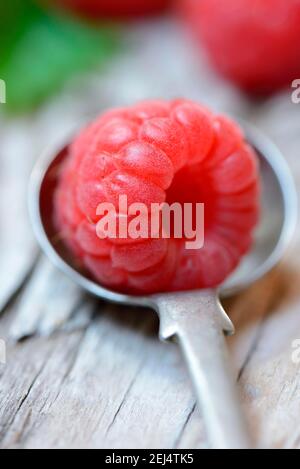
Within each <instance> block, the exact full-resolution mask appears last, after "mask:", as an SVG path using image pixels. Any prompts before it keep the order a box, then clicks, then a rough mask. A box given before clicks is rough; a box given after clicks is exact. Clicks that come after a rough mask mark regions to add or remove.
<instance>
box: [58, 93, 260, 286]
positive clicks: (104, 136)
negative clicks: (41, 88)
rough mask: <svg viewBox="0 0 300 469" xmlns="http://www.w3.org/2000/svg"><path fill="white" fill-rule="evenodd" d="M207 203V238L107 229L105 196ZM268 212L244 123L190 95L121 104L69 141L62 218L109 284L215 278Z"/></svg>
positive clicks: (228, 268)
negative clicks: (117, 234) (191, 245)
mask: <svg viewBox="0 0 300 469" xmlns="http://www.w3.org/2000/svg"><path fill="white" fill-rule="evenodd" d="M119 195H126V196H127V198H128V204H130V203H133V202H142V203H144V204H145V205H146V206H147V207H149V209H150V205H151V203H162V202H164V201H165V202H168V203H169V204H172V203H173V202H179V203H181V204H183V203H185V202H189V203H197V202H201V203H204V206H205V242H204V246H203V247H202V248H201V249H195V250H191V249H186V245H185V241H186V240H185V239H175V237H171V238H170V239H165V238H163V237H162V236H161V237H159V238H158V239H151V238H150V237H149V239H137V240H134V239H129V238H127V239H113V238H111V239H100V238H99V237H98V236H97V232H96V226H97V222H98V221H99V218H100V216H99V215H97V207H98V205H99V204H100V203H102V202H111V203H113V204H117V203H118V202H117V200H118V197H119ZM258 215H259V176H258V165H257V157H256V155H255V153H254V151H253V150H252V149H251V148H250V147H249V145H248V144H247V143H246V141H245V139H244V136H243V133H242V131H241V129H240V128H239V126H238V125H237V124H235V123H234V122H233V121H231V120H230V119H229V118H227V117H225V116H221V115H214V114H213V113H212V112H210V111H209V110H207V109H206V108H204V107H203V106H201V105H199V104H196V103H194V102H192V101H189V100H185V99H181V100H173V101H163V100H160V101H158V100H157V101H146V102H141V103H139V104H136V105H134V106H132V107H128V108H120V109H113V110H110V111H107V112H106V113H104V114H103V115H101V116H100V117H99V118H98V119H97V120H96V121H95V122H93V123H92V124H90V125H89V126H88V127H87V128H85V129H84V130H82V131H81V132H80V134H79V135H78V136H77V137H76V138H75V140H74V141H73V143H72V144H71V145H70V148H69V150H68V155H67V158H66V161H65V162H64V163H63V166H62V168H61V172H60V176H59V182H58V186H57V190H56V193H55V223H56V226H57V229H58V230H59V232H60V233H61V236H62V237H63V239H64V240H65V243H66V245H67V246H68V247H69V249H70V250H71V252H72V254H73V256H74V258H75V259H76V261H77V262H79V263H80V264H81V265H82V266H83V267H84V268H85V269H87V270H88V271H89V272H90V273H91V274H92V276H93V277H94V278H95V279H96V280H97V281H98V282H99V283H100V284H102V285H104V286H108V287H110V288H114V289H116V290H119V291H123V292H124V291H125V292H130V293H135V294H143V293H153V292H158V291H180V290H189V289H196V288H209V287H215V286H217V285H219V284H220V283H222V282H223V281H224V279H226V277H227V276H228V275H229V274H230V273H231V272H232V271H233V270H234V269H235V268H236V266H237V265H238V263H239V261H240V260H241V258H242V256H243V255H244V254H245V253H246V252H247V251H248V250H249V249H250V247H251V244H252V233H253V230H254V228H255V226H256V223H257V220H258Z"/></svg>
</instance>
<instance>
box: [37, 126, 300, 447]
mask: <svg viewBox="0 0 300 469" xmlns="http://www.w3.org/2000/svg"><path fill="white" fill-rule="evenodd" d="M242 126H243V127H244V130H245V132H246V136H247V139H248V141H249V143H250V144H251V145H252V146H253V147H254V148H255V149H256V151H257V153H258V155H259V157H260V168H261V178H262V216H261V221H260V225H259V227H258V230H257V233H256V240H255V243H254V246H253V248H252V251H251V252H250V253H249V255H248V256H246V257H245V259H244V260H243V262H242V264H241V265H240V267H239V268H238V269H237V270H236V271H235V272H234V274H233V275H232V276H231V277H230V278H229V279H228V280H227V281H226V282H225V283H224V284H223V285H222V286H221V287H220V288H218V289H217V290H198V291H190V292H182V293H181V292H179V293H170V294H165V293H162V294H156V295H149V296H143V297H140V296H130V295H124V294H120V293H117V292H114V291H112V290H109V289H107V288H104V287H102V286H101V285H99V284H97V283H96V282H94V281H93V280H92V279H91V278H89V276H88V274H86V273H84V272H81V271H79V270H77V268H76V266H75V265H73V264H72V262H71V259H70V258H69V257H68V255H67V253H66V251H65V250H64V248H63V246H62V244H60V243H55V242H54V241H53V240H54V238H55V229H54V227H53V225H52V218H53V217H52V211H53V191H54V188H55V184H56V178H57V171H56V169H57V168H58V165H60V164H61V162H62V160H63V158H64V157H65V155H66V151H65V150H66V144H65V145H61V146H59V147H58V148H56V149H51V151H50V152H47V154H45V155H44V156H43V157H42V158H41V160H40V161H39V162H38V163H37V165H36V167H35V169H34V171H33V174H32V178H31V184H30V197H29V206H30V214H31V220H32V223H33V227H34V231H35V234H36V236H37V238H38V240H39V242H40V245H41V247H42V249H43V250H44V252H45V253H46V254H47V255H48V256H49V258H50V259H51V260H52V261H53V262H54V264H55V265H56V266H57V267H58V268H60V269H61V270H62V271H63V272H65V273H66V274H67V275H68V276H69V277H70V278H71V279H72V280H73V281H74V282H76V283H77V284H78V285H80V286H81V287H82V288H83V289H84V290H86V291H88V292H89V293H91V294H93V295H95V296H97V297H100V298H104V299H106V300H109V301H113V302H117V303H123V304H129V305H139V306H147V307H151V308H153V309H154V310H155V311H156V312H157V313H158V315H159V318H160V332H159V335H160V338H161V339H162V340H167V339H175V340H176V341H178V343H179V345H180V346H181V348H182V351H183V354H184V357H185V360H186V362H187V366H188V368H189V371H190V374H191V377H192V380H193V383H194V387H195V391H196V395H197V398H198V402H199V404H200V407H201V410H202V413H203V416H204V419H205V423H206V430H207V433H208V437H209V440H210V443H211V445H212V446H213V447H214V448H235V449H238V448H251V447H252V442H251V438H250V436H249V434H248V431H247V426H246V424H245V420H244V417H243V415H242V413H241V410H240V405H239V399H238V396H237V390H236V386H235V383H234V379H233V378H232V376H231V370H230V365H229V358H228V355H227V350H226V344H225V339H224V334H223V333H225V334H233V333H234V327H233V325H232V323H231V321H230V319H229V317H228V316H227V314H226V313H225V311H224V309H223V308H222V306H221V303H220V301H219V295H221V296H228V295H231V294H234V293H237V292H238V291H240V290H241V289H243V288H245V287H247V286H248V285H249V284H251V283H253V282H255V281H256V280H258V279H259V278H260V277H262V276H263V275H265V274H266V273H267V272H268V271H269V270H270V269H271V268H272V267H274V266H275V264H276V263H277V262H278V261H279V260H280V258H281V257H282V255H283V253H284V251H285V249H286V247H287V245H288V243H289V241H290V239H291V236H292V234H293V231H294V228H295V224H296V219H297V196H296V191H295V188H294V182H293V179H292V177H291V175H290V172H289V169H288V167H287V165H286V163H285V160H284V159H283V157H282V155H281V153H280V152H279V151H278V149H277V148H276V147H275V146H274V145H273V144H272V143H271V142H270V141H269V140H268V139H267V138H265V137H264V136H263V135H261V134H260V133H259V132H258V131H257V130H255V129H253V128H252V127H249V126H248V125H245V124H243V123H242ZM68 141H70V140H68Z"/></svg>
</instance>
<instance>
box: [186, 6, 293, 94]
mask: <svg viewBox="0 0 300 469" xmlns="http://www.w3.org/2000/svg"><path fill="white" fill-rule="evenodd" d="M179 5H180V6H179V8H180V13H181V15H182V16H183V17H184V18H185V20H186V23H187V25H188V27H189V28H190V29H191V30H192V32H193V33H194V35H195V36H196V38H197V39H198V40H199V42H200V43H201V44H202V45H203V46H204V48H205V49H206V51H207V53H208V56H209V58H210V60H211V62H212V64H213V65H214V66H215V68H216V69H217V70H218V71H219V72H220V73H221V74H223V75H224V76H225V77H227V78H228V79H230V80H232V81H233V82H235V83H236V84H238V85H239V86H240V87H242V88H243V89H245V90H246V91H247V92H250V93H256V94H265V93H270V92H273V91H275V90H277V89H279V88H282V87H284V86H286V85H290V84H291V82H292V81H293V80H294V79H295V78H298V77H300V0H226V1H223V0H179Z"/></svg>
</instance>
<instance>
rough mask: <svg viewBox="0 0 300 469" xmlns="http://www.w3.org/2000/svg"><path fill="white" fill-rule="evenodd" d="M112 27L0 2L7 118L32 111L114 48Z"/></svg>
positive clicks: (24, 1) (20, 0) (28, 0)
mask: <svg viewBox="0 0 300 469" xmlns="http://www.w3.org/2000/svg"><path fill="white" fill-rule="evenodd" d="M117 44H118V33H117V31H116V28H115V27H109V26H104V25H97V26H96V25H90V24H87V23H83V22H80V21H79V20H77V19H74V18H72V17H67V16H64V15H63V16H62V14H58V13H56V12H54V11H46V10H44V9H42V8H41V7H39V6H38V5H36V4H35V3H34V2H33V1H32V0H9V1H3V0H0V78H1V79H4V80H5V81H6V87H7V104H6V105H5V106H1V109H2V110H4V111H8V112H10V113H16V112H25V111H29V110H32V109H33V108H35V107H36V106H38V105H39V104H41V103H42V102H43V101H45V100H46V99H47V98H48V97H49V96H51V95H53V94H54V93H56V92H57V91H59V89H60V88H61V87H62V86H63V85H64V84H65V82H67V81H68V80H69V79H70V78H72V77H73V76H74V75H76V74H78V73H80V72H83V71H84V70H87V69H89V68H91V67H93V66H98V65H101V64H102V63H103V62H104V61H105V60H106V59H108V58H109V57H110V56H111V55H112V54H113V53H114V52H115V51H116V48H117Z"/></svg>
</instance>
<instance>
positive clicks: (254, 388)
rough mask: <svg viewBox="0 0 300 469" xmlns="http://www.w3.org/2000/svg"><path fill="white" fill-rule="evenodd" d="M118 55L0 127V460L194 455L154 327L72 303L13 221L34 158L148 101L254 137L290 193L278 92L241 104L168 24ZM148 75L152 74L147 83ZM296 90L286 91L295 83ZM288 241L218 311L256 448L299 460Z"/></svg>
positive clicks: (22, 211)
mask: <svg viewBox="0 0 300 469" xmlns="http://www.w3.org/2000/svg"><path fill="white" fill-rule="evenodd" d="M125 42H126V43H128V52H126V53H124V54H123V55H122V56H120V57H117V58H116V59H115V61H114V62H113V63H111V64H110V65H109V67H108V68H107V70H106V71H104V72H102V74H100V73H96V72H95V73H94V74H93V76H91V77H86V79H85V81H84V82H74V84H72V86H71V89H69V90H68V91H67V90H66V91H65V92H63V93H62V94H61V95H60V96H59V97H57V98H56V99H55V100H53V101H52V102H51V103H49V104H48V105H47V106H45V107H44V108H43V109H41V110H39V111H38V112H36V113H35V114H34V115H32V116H30V117H28V116H27V117H20V118H18V119H10V120H4V119H2V120H1V122H0V125H1V127H0V226H1V227H0V256H1V259H0V260H1V262H0V310H1V316H0V339H2V340H5V342H6V347H7V350H6V355H7V357H6V359H7V362H6V364H0V448H48V447H50V448H68V447H74V448H81V447H84V448H103V447H104V448H199V447H200V448H201V447H207V446H208V442H207V439H206V436H205V431H204V427H203V422H202V418H201V409H198V408H197V407H196V406H195V399H194V396H193V393H192V390H191V384H190V381H189V377H188V376H187V372H186V370H185V368H184V364H183V362H182V359H181V356H180V353H179V350H178V349H177V347H176V346H175V345H168V344H162V343H160V342H159V341H158V339H157V319H156V317H155V315H154V313H152V312H150V311H143V310H141V309H132V308H121V307H116V306H110V305H108V304H105V303H104V302H100V301H99V302H97V301H95V300H93V299H91V298H88V297H86V296H84V295H83V294H82V292H81V291H79V290H78V288H77V287H76V286H75V285H74V284H72V282H70V281H69V280H68V279H67V278H66V277H64V276H63V275H62V274H60V273H59V272H58V271H57V270H56V269H55V268H54V267H52V265H50V264H49V262H48V261H47V260H46V259H45V258H44V257H43V255H41V254H40V253H39V251H38V248H37V245H36V243H35V241H34V239H33V235H32V232H31V228H30V224H29V221H28V216H27V208H26V191H27V184H28V177H29V174H30V170H31V168H32V165H33V163H34V161H35V159H36V158H37V157H38V155H39V154H40V152H41V151H42V150H43V148H44V147H45V146H46V145H47V144H49V143H50V142H53V141H55V139H56V138H58V137H59V136H60V135H64V133H65V132H66V131H67V130H68V129H69V128H72V127H73V126H74V125H75V124H77V121H79V120H80V119H82V118H84V117H85V116H86V115H92V114H95V113H96V112H99V111H100V110H101V109H102V108H105V107H107V106H110V105H119V104H125V103H130V102H132V101H135V100H137V99H144V98H147V97H157V96H164V97H174V96H187V97H190V98H194V99H198V100H201V101H204V102H207V103H208V104H209V105H211V106H213V107H214V108H216V109H220V110H225V111H229V112H235V113H237V114H239V115H241V116H242V117H244V118H246V119H248V120H249V121H251V122H253V123H255V124H256V125H257V126H258V127H259V128H261V129H262V130H263V131H265V132H266V133H267V134H268V135H269V136H271V137H272V138H273V140H274V141H275V142H276V143H277V144H278V145H279V147H280V148H281V150H282V151H283V153H284V155H285V156H286V158H287V160H288V162H289V163H290V166H291V168H292V171H293V173H294V176H295V179H296V181H297V183H298V186H299V183H300V162H299V157H300V155H299V153H300V105H295V104H292V103H291V97H290V93H289V92H286V93H283V94H281V95H279V96H275V97H273V98H270V99H268V100H266V101H261V102H255V103H254V102H250V101H249V100H247V99H246V98H245V97H243V96H241V95H240V94H239V93H238V92H237V91H235V90H234V89H232V88H230V86H229V85H227V84H224V83H222V82H221V81H220V80H219V79H218V78H217V77H215V76H214V74H213V73H212V72H211V71H209V70H208V69H207V68H206V64H205V62H204V61H202V60H199V57H198V55H197V54H196V51H194V50H193V48H192V47H191V46H190V44H189V43H188V42H185V40H184V39H183V38H182V37H181V35H180V34H179V32H178V31H177V29H176V26H174V25H171V24H169V23H168V22H166V23H165V22H160V21H158V22H156V23H149V24H146V25H140V26H137V27H135V28H133V29H132V31H131V32H127V33H125ZM154 70H155V73H154V72H153V71H154ZM295 78H299V77H295ZM299 247H300V236H299V230H298V231H297V234H296V236H295V241H294V244H293V246H292V247H291V249H290V252H289V253H288V254H287V256H286V259H285V260H284V262H283V263H282V265H281V266H279V267H278V268H277V269H276V270H275V271H273V272H272V273H271V274H269V275H268V276H267V277H266V278H264V279H262V280H261V281H260V282H258V283H257V284H256V285H254V286H252V287H251V288H249V289H248V290H247V291H245V292H244V293H243V294H242V295H240V296H239V297H237V298H233V299H231V300H229V301H226V304H225V306H226V308H227V310H228V312H229V313H230V315H231V317H232V319H233V321H234V323H235V324H236V327H237V334H236V335H235V336H234V337H232V338H231V339H230V340H229V345H230V351H231V356H232V360H233V363H234V365H235V369H236V376H237V381H238V383H239V388H240V391H241V394H242V400H243V406H244V408H245V411H246V413H247V415H248V418H249V425H250V426H251V429H252V431H253V434H254V435H255V438H256V441H257V442H258V443H259V444H260V445H262V446H270V447H273V448H300V428H299V417H300V365H299V364H297V363H294V361H293V360H292V353H293V351H294V349H293V346H292V345H293V342H294V341H295V340H297V339H300V260H299V252H300V251H299Z"/></svg>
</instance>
